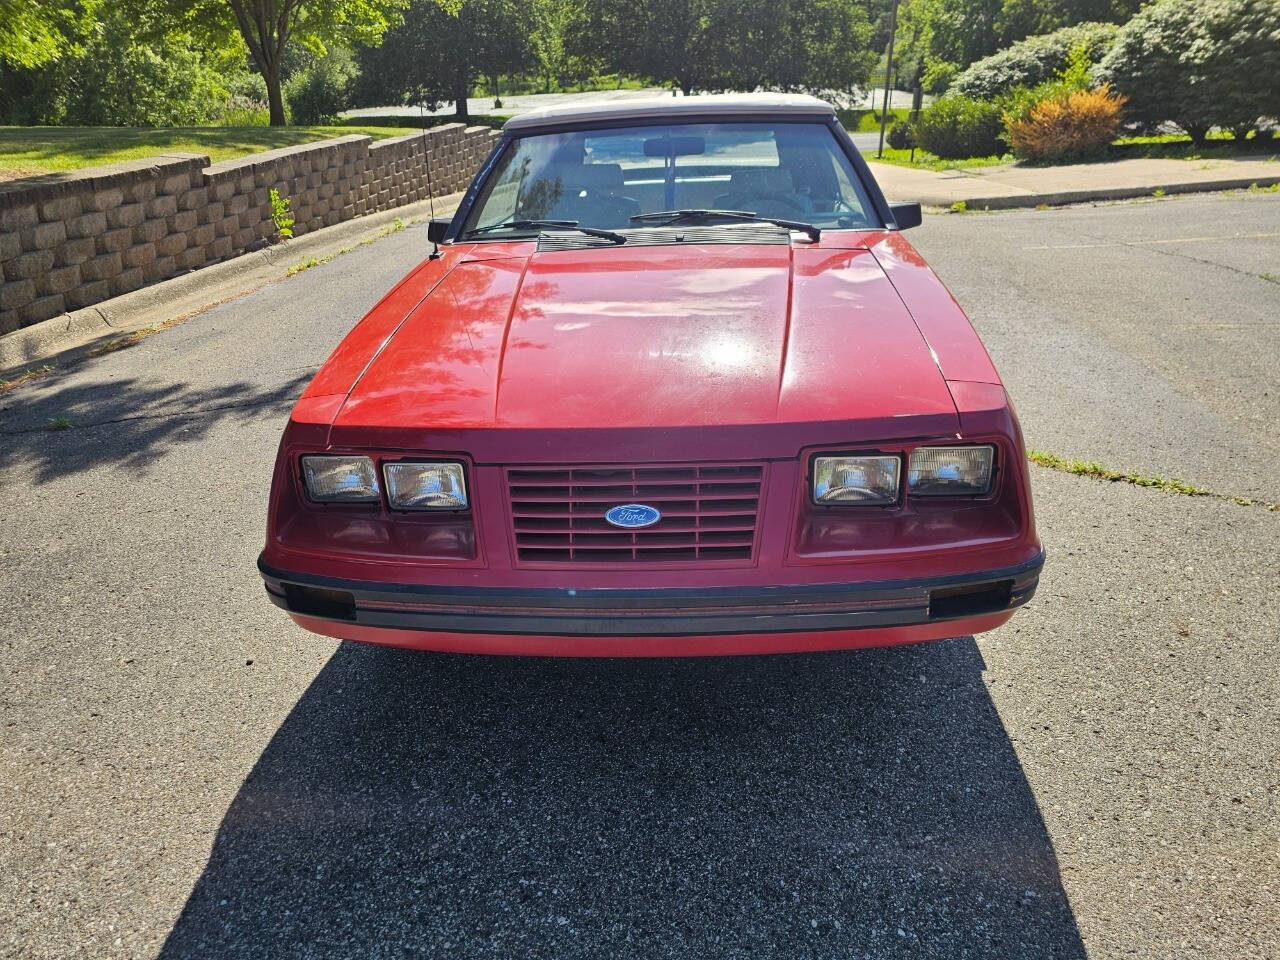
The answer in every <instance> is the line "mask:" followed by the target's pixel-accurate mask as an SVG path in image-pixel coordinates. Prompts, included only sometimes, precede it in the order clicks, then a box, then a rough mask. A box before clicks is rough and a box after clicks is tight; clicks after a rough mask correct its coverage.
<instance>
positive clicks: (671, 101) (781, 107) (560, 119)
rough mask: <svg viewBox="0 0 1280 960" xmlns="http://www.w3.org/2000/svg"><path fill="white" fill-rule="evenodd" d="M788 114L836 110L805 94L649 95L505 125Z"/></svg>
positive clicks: (526, 116) (536, 114)
mask: <svg viewBox="0 0 1280 960" xmlns="http://www.w3.org/2000/svg"><path fill="white" fill-rule="evenodd" d="M766 113H767V114H775V115H776V114H786V115H794V116H802V117H814V118H822V119H826V118H828V117H831V116H833V115H834V114H835V109H834V108H833V107H832V106H831V104H829V103H827V102H826V101H825V100H819V99H818V98H817V97H810V96H808V95H806V94H803V93H716V94H708V95H705V96H697V97H669V96H660V97H647V98H638V99H635V100H594V101H586V102H584V103H577V104H572V105H569V106H561V107H543V108H541V109H539V110H531V111H530V112H528V113H521V114H518V115H516V116H514V117H512V118H511V119H510V120H508V121H507V122H506V123H505V124H504V125H503V129H504V130H508V131H510V132H512V133H526V132H528V131H530V130H537V129H540V128H543V127H558V126H562V125H564V124H566V123H576V122H579V121H586V122H595V121H597V120H621V121H626V120H645V121H653V120H661V119H664V118H666V117H670V118H672V119H679V118H682V117H690V116H711V117H715V118H722V117H723V118H734V117H738V118H741V117H751V116H758V115H760V114H766Z"/></svg>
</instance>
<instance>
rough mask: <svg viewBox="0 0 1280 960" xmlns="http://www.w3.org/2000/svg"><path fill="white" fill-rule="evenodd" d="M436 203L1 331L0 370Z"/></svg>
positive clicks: (320, 251)
mask: <svg viewBox="0 0 1280 960" xmlns="http://www.w3.org/2000/svg"><path fill="white" fill-rule="evenodd" d="M461 200H462V194H460V193H456V194H451V195H450V196H447V197H437V198H435V200H434V205H435V212H436V214H437V215H439V214H448V213H451V212H452V211H453V210H455V209H456V208H457V206H458V203H459V202H460V201H461ZM432 203H433V201H430V200H419V201H416V202H414V203H408V204H405V205H404V206H403V207H395V208H393V209H391V210H382V211H379V212H378V213H372V214H369V215H368V216H364V217H357V218H356V219H354V220H348V221H347V222H345V223H338V224H334V225H333V226H332V227H325V228H323V229H321V230H316V231H315V232H313V233H308V234H305V235H304V236H301V237H298V238H297V239H295V240H286V241H284V242H283V243H279V244H276V245H274V246H270V247H264V248H263V249H261V250H258V251H255V252H254V253H246V254H243V255H241V256H239V257H234V258H233V259H231V260H224V261H222V262H221V263H215V264H213V265H212V266H209V267H204V268H203V269H200V270H193V271H192V272H191V273H186V274H183V275H182V276H180V277H173V278H171V279H169V280H163V281H161V282H160V283H156V284H152V285H151V286H148V287H142V288H141V289H139V290H134V291H133V292H132V293H126V294H124V295H123V296H120V297H114V298H112V299H110V300H103V301H102V302H101V303H95V304H93V305H92V306H89V307H82V308H81V309H79V310H73V311H71V312H70V313H64V314H62V316H59V317H54V318H53V319H51V320H45V321H43V322H41V323H36V324H32V325H31V326H29V327H23V328H22V329H21V330H15V331H13V332H12V333H7V334H5V335H4V336H0V373H16V372H18V371H20V370H22V369H24V368H27V367H30V366H32V365H33V364H40V363H44V362H46V361H50V360H53V359H55V358H56V359H57V360H59V361H65V360H72V359H78V358H79V357H82V356H84V355H86V354H88V353H89V352H90V351H91V350H93V348H94V347H95V346H98V345H100V344H101V343H102V342H104V341H106V340H108V339H110V338H112V337H117V336H120V335H121V334H126V333H132V332H134V331H136V330H141V329H143V328H144V327H149V326H154V325H156V324H159V323H163V322H165V321H169V320H176V319H181V318H183V317H186V316H190V315H191V314H194V313H198V312H200V311H201V310H204V309H206V308H208V307H210V306H212V305H214V304H216V303H221V302H222V301H224V300H230V299H234V298H235V297H239V296H244V295H245V294H247V293H251V292H252V291H254V290H256V289H258V288H259V287H262V286H264V285H265V284H268V283H271V282H272V281H274V280H280V279H283V278H284V277H286V276H288V272H289V267H291V266H292V265H294V264H296V263H298V262H299V261H300V260H305V259H307V258H308V257H317V256H326V255H328V254H336V253H337V252H338V251H340V250H342V249H343V248H344V247H348V246H351V245H352V244H353V243H359V242H360V240H362V239H365V238H367V237H368V236H369V235H370V234H371V233H374V232H376V231H378V230H379V229H380V228H383V227H386V226H387V225H389V224H392V223H394V222H395V221H396V220H397V219H399V220H403V221H404V222H406V223H416V222H419V221H422V220H426V219H428V218H430V216H431V209H432ZM423 255H424V256H425V251H424V254H423Z"/></svg>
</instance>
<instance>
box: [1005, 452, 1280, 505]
mask: <svg viewBox="0 0 1280 960" xmlns="http://www.w3.org/2000/svg"><path fill="white" fill-rule="evenodd" d="M1027 459H1028V460H1030V461H1031V462H1032V463H1035V464H1038V465H1039V466H1042V467H1047V468H1048V469H1050V470H1057V471H1059V472H1060V473H1069V474H1072V475H1073V476H1077V477H1092V478H1093V479H1095V480H1105V481H1107V482H1109V483H1128V484H1132V485H1133V486H1135V487H1151V488H1154V489H1156V490H1165V491H1168V492H1169V493H1178V494H1181V495H1182V496H1184V497H1212V498H1213V499H1215V500H1225V501H1227V502H1229V503H1234V504H1236V505H1237V506H1241V507H1262V509H1264V510H1269V511H1271V512H1272V513H1276V512H1280V504H1275V503H1270V502H1268V501H1266V500H1254V499H1253V498H1252V497H1236V496H1231V495H1230V494H1225V493H1217V492H1215V491H1213V490H1206V489H1205V488H1204V487H1197V486H1195V485H1193V484H1190V483H1187V482H1186V481H1185V480H1173V479H1169V478H1167V477H1151V476H1147V475H1146V474H1141V473H1130V472H1129V471H1127V470H1113V469H1111V468H1110V467H1104V466H1103V465H1102V464H1100V463H1098V461H1096V460H1068V459H1066V458H1064V457H1060V456H1058V455H1057V454H1054V453H1045V452H1043V451H1041V450H1028V451H1027Z"/></svg>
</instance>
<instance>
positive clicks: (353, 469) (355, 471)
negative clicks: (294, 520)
mask: <svg viewBox="0 0 1280 960" xmlns="http://www.w3.org/2000/svg"><path fill="white" fill-rule="evenodd" d="M302 476H303V479H305V480H306V482H307V493H308V494H310V496H311V499H312V500H316V501H319V502H320V503H368V502H370V501H375V500H377V499H378V471H377V470H375V469H374V467H373V461H372V460H370V459H369V458H368V457H329V456H321V457H303V458H302Z"/></svg>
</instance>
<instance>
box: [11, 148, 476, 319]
mask: <svg viewBox="0 0 1280 960" xmlns="http://www.w3.org/2000/svg"><path fill="white" fill-rule="evenodd" d="M497 136H498V132H497V131H496V130H491V129H489V128H488V127H466V128H464V127H463V126H462V125H461V124H457V123H455V124H448V125H446V126H441V127H434V128H432V129H431V130H428V131H427V135H426V137H425V138H424V137H423V136H422V135H421V134H413V135H411V136H407V137H398V138H396V139H393V140H380V141H376V142H375V141H374V140H373V139H372V138H370V137H367V136H349V137H339V138H338V139H337V140H326V141H323V142H320V143H313V144H305V145H303V146H298V147H286V148H285V149H282V150H272V151H270V152H268V153H259V154H254V155H252V156H248V157H242V158H240V159H238V160H228V161H224V162H222V163H215V164H212V165H210V164H209V158H208V157H202V156H194V155H191V154H174V155H169V156H162V157H151V158H148V159H146V160H135V161H130V162H127V163H120V164H115V165H112V166H107V167H96V168H93V169H88V170H77V171H74V172H71V173H59V174H50V175H48V176H43V177H32V178H29V179H24V180H13V181H10V182H9V183H0V335H3V334H5V333H9V332H10V331H13V330H17V329H18V328H20V327H25V326H29V325H31V324H33V323H39V322H40V321H42V320H48V319H49V318H51V317H56V316H58V315H59V314H62V313H65V312H66V311H68V310H74V309H77V308H80V307H87V306H91V305H92V304H95V303H98V302H99V301H101V300H106V299H108V298H109V297H115V296H119V295H120V294H124V293H128V292H130V291H131V290H136V289H138V288H139V287H141V286H144V285H145V284H148V283H156V282H158V281H160V280H166V279H168V278H169V277H173V276H176V275H178V274H181V273H185V272H187V271H188V270H196V269H198V268H200V267H203V266H206V265H208V264H211V263H217V262H218V261H220V260H226V259H228V258H230V257H234V256H238V255H239V254H242V253H245V252H248V251H250V250H254V249H257V248H259V247H262V246H264V245H265V244H267V243H269V242H270V241H271V240H273V239H274V237H275V233H276V228H275V225H274V223H273V222H272V219H271V203H270V201H269V194H270V190H271V189H272V188H273V187H274V188H275V189H276V190H277V191H278V192H279V194H280V196H282V197H287V198H288V199H289V200H290V203H291V211H290V215H291V216H292V217H293V218H294V220H295V221H296V222H295V223H294V226H293V231H294V234H295V235H297V236H301V235H302V234H304V233H308V232H310V231H312V230H318V229H319V228H321V227H327V226H332V225H333V224H335V223H341V222H342V221H344V220H350V219H353V218H354V217H359V216H362V215H364V214H367V213H373V212H375V211H378V210H388V209H391V208H394V207H398V206H401V205H403V204H406V203H412V202H414V201H416V200H425V199H426V198H427V195H428V189H427V161H428V159H429V160H430V167H431V188H432V189H431V191H430V192H431V193H432V194H433V195H435V196H438V197H439V196H446V195H448V194H451V193H457V192H459V191H461V190H465V189H466V187H467V185H468V184H469V183H470V182H471V179H472V177H473V176H474V174H475V172H476V170H477V169H478V168H479V166H480V164H481V162H482V161H483V160H484V158H485V157H486V156H488V154H489V151H490V150H491V149H492V147H493V142H494V140H495V139H496V138H497Z"/></svg>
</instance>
